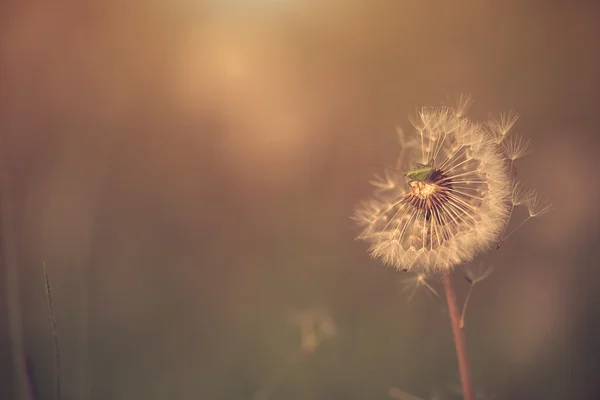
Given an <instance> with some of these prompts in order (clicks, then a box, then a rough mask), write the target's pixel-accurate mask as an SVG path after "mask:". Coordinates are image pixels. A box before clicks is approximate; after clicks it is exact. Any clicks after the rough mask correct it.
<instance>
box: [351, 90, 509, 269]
mask: <svg viewBox="0 0 600 400" xmlns="http://www.w3.org/2000/svg"><path fill="white" fill-rule="evenodd" d="M465 104H466V102H465ZM463 108H464V107H459V108H458V109H454V108H450V107H425V108H422V109H421V110H420V111H419V112H418V113H417V115H416V117H414V118H412V122H413V125H414V126H415V128H416V129H417V134H416V135H415V136H416V140H412V141H410V140H408V139H407V138H405V137H402V142H403V144H404V145H405V146H404V147H403V149H402V152H403V157H402V160H399V163H398V164H399V165H401V167H402V168H403V169H402V171H405V172H404V175H403V176H402V175H400V174H396V175H394V174H387V175H386V176H385V178H379V179H378V180H377V181H374V182H373V183H374V184H375V186H376V187H377V190H376V193H375V196H374V197H373V198H372V199H370V200H368V201H367V202H365V203H363V205H362V206H361V207H360V208H359V209H358V210H357V211H356V214H355V216H354V218H355V220H357V221H358V223H359V224H360V225H361V226H362V227H363V231H362V232H361V234H360V236H359V238H360V239H364V240H367V241H368V242H369V243H370V253H371V255H372V256H373V257H376V258H380V259H381V260H382V261H383V262H384V263H385V264H388V265H391V266H394V267H396V268H397V269H399V270H408V271H415V272H425V273H434V272H440V271H450V270H452V268H453V267H455V266H456V265H459V264H463V263H466V262H468V261H471V260H472V259H473V258H474V257H475V256H476V255H477V254H478V253H479V252H481V251H483V250H486V249H488V248H489V247H490V246H491V245H492V244H494V243H495V240H497V238H498V236H499V234H500V233H501V232H502V230H503V228H504V226H505V223H506V221H507V218H508V215H509V200H510V196H511V193H512V187H511V179H510V177H509V173H508V168H507V165H506V157H505V156H504V154H503V152H502V148H501V147H500V146H499V145H498V144H497V143H496V137H495V136H494V134H492V133H490V131H489V130H488V129H486V128H485V127H484V126H483V125H481V124H478V123H476V122H473V121H471V120H469V119H468V118H466V117H463V116H462V115H463V113H464V110H463ZM511 118H512V117H511ZM513 119H514V118H513ZM513 119H510V120H508V122H506V121H505V122H504V123H501V122H498V123H497V125H498V126H499V127H500V126H502V129H503V130H506V129H508V126H509V125H510V126H512V123H514V122H511V121H513ZM509 122H510V123H509ZM406 178H408V182H407V183H406V182H405V179H406Z"/></svg>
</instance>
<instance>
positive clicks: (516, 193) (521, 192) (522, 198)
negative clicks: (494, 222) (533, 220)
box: [496, 161, 531, 250]
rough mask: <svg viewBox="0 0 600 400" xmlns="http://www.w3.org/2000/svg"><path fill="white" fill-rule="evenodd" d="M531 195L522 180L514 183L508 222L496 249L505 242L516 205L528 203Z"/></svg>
mask: <svg viewBox="0 0 600 400" xmlns="http://www.w3.org/2000/svg"><path fill="white" fill-rule="evenodd" d="M511 163H512V161H511ZM511 165H512V164H511ZM530 197H531V191H530V190H525V187H524V185H523V183H522V182H515V183H514V184H513V187H512V195H511V198H510V203H511V204H510V211H509V212H508V218H507V219H506V223H505V224H504V229H502V235H501V236H500V237H501V239H500V241H499V242H498V244H497V245H496V250H497V249H499V248H500V245H501V244H502V243H504V241H505V240H506V238H505V237H504V235H505V234H506V229H507V228H508V223H509V221H510V218H511V217H512V213H513V211H514V209H515V207H516V206H518V205H521V204H525V203H527V202H528V201H529V198H530Z"/></svg>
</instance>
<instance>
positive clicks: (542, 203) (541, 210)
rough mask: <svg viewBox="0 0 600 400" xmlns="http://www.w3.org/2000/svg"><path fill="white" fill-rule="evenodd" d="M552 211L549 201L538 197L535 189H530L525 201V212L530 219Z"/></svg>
mask: <svg viewBox="0 0 600 400" xmlns="http://www.w3.org/2000/svg"><path fill="white" fill-rule="evenodd" d="M551 209H552V202H551V201H550V199H548V198H545V197H540V196H539V195H538V193H537V191H536V190H535V189H531V190H530V192H529V196H528V199H527V211H529V216H530V217H531V218H537V217H541V216H542V215H544V214H546V213H548V212H549V211H550V210H551Z"/></svg>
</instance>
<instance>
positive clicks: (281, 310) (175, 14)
mask: <svg viewBox="0 0 600 400" xmlns="http://www.w3.org/2000/svg"><path fill="white" fill-rule="evenodd" d="M0 7H1V8H0V21H1V22H0V35H1V37H0V46H1V47H0V134H1V138H2V142H1V152H2V157H1V158H2V169H3V171H2V174H3V176H4V178H3V183H2V185H3V186H2V204H1V206H2V215H1V217H2V223H3V242H2V243H3V247H2V250H3V253H4V258H3V260H4V263H3V264H2V271H1V272H2V276H3V279H2V282H3V284H2V286H1V288H2V292H3V293H6V295H5V296H1V297H2V300H1V302H0V317H1V318H0V320H1V323H2V329H1V330H0V333H1V336H0V346H1V351H0V354H1V359H0V374H1V379H2V380H1V382H0V398H2V399H4V398H6V399H10V398H15V399H17V398H19V399H20V398H35V399H50V398H53V397H52V396H53V391H54V352H53V349H52V330H51V325H50V320H49V315H48V307H47V302H46V293H45V291H44V275H43V270H42V262H45V263H46V265H47V268H48V273H49V276H50V280H51V282H52V297H53V302H54V312H55V314H56V319H57V324H58V329H59V332H58V337H59V341H60V347H61V348H60V350H61V362H62V371H61V380H62V392H63V398H64V399H83V400H89V399H94V400H96V399H99V400H107V399H115V400H117V399H146V400H150V399H200V398H202V399H257V398H263V399H266V398H270V399H290V400H293V399H388V398H390V397H389V395H388V391H389V389H390V388H392V387H397V388H401V389H402V390H405V391H407V392H410V393H414V394H415V395H418V396H419V397H421V398H423V399H433V398H436V397H435V395H436V392H439V393H445V392H447V391H449V390H450V389H451V388H452V387H454V385H456V384H458V382H459V381H458V375H457V370H456V359H455V354H454V346H453V343H452V335H451V331H450V326H449V324H448V323H447V322H448V321H447V315H446V314H444V313H445V311H444V310H445V304H444V302H443V300H442V299H440V298H433V299H431V298H429V297H428V296H427V295H426V294H425V292H420V293H416V294H415V296H414V298H413V299H412V301H410V302H408V301H407V299H406V298H405V297H403V296H401V295H400V294H399V291H400V289H401V287H402V280H403V279H405V276H404V275H402V274H401V273H399V272H396V271H393V270H391V269H389V268H385V267H383V266H382V265H380V263H379V262H378V261H376V260H370V259H369V257H368V255H367V252H366V248H365V245H364V243H361V242H356V241H354V237H355V236H356V234H357V233H358V231H357V229H356V227H355V226H354V224H353V222H352V221H351V220H350V216H351V215H352V213H353V209H354V207H355V205H356V204H357V202H358V201H360V200H361V199H363V198H365V197H366V196H368V195H370V193H371V188H370V187H369V185H368V180H369V179H370V177H371V176H372V174H373V173H375V172H378V171H381V170H382V169H383V168H384V167H392V166H393V165H394V163H395V157H396V155H397V153H398V151H399V148H398V142H397V138H396V127H401V128H403V129H405V130H406V132H409V131H410V124H409V120H408V115H409V114H411V113H412V112H414V111H415V109H416V108H417V107H419V106H423V105H436V104H440V103H448V102H449V101H451V99H452V98H453V97H454V96H456V95H457V94H460V93H470V94H472V96H473V99H474V101H475V102H474V104H473V106H472V107H471V109H470V115H471V116H472V117H473V118H475V119H485V118H487V115H488V112H502V111H508V110H511V109H513V110H515V111H516V112H517V113H519V114H520V115H521V117H520V119H519V121H518V123H517V125H516V128H515V131H516V132H517V133H520V134H523V135H525V136H526V137H528V138H531V139H532V141H533V148H534V153H533V154H531V155H530V156H528V157H526V158H525V159H523V160H519V162H518V164H517V170H518V174H519V178H521V179H522V180H524V181H526V182H527V183H528V184H529V185H531V186H534V187H536V188H537V189H538V190H539V192H540V193H541V194H542V195H545V196H550V197H551V198H552V199H553V201H554V209H553V211H552V212H551V213H550V214H548V215H547V216H545V217H544V218H542V219H539V220H537V219H536V220H533V221H531V222H528V223H527V224H526V225H525V226H524V227H523V228H522V229H520V230H518V231H517V233H516V234H515V235H513V236H512V237H511V239H510V240H509V241H507V242H506V244H505V245H504V246H503V247H502V248H501V249H500V250H499V251H493V252H491V253H489V254H486V255H485V256H483V257H481V258H480V259H478V260H476V261H475V264H479V263H483V264H484V265H493V266H494V267H495V269H494V273H493V274H492V275H491V277H490V278H489V279H487V280H486V281H484V282H482V283H481V284H479V285H478V286H477V287H475V289H474V293H473V298H472V300H471V303H470V305H469V312H468V318H467V325H466V328H465V329H466V330H465V332H466V336H467V342H468V343H467V344H468V349H469V355H470V359H471V367H472V369H473V377H474V381H475V384H476V386H477V388H478V390H482V391H485V392H486V393H490V396H489V397H485V398H486V399H487V398H497V399H511V400H512V399H593V398H597V397H596V396H599V394H600V390H599V388H598V385H597V384H596V375H597V372H598V365H600V364H599V358H598V356H599V355H600V354H599V348H600V341H599V339H598V337H600V324H599V322H598V320H597V319H596V318H597V315H599V311H600V303H599V302H598V295H597V292H598V289H600V284H599V283H598V278H599V277H600V273H599V272H600V271H598V268H597V267H598V266H600V261H599V260H600V258H599V252H600V249H599V248H598V245H597V243H598V238H599V236H598V226H599V224H598V210H599V209H598V207H597V205H598V203H599V199H600V190H599V185H598V183H597V178H596V176H597V175H596V174H597V172H594V171H597V170H598V168H597V167H594V165H596V161H595V159H596V157H597V154H596V151H598V149H599V148H600V147H599V142H600V140H599V139H598V137H599V136H598V131H599V128H600V122H599V120H598V106H599V105H600V95H599V93H600V91H599V89H600V85H599V82H598V71H600V52H599V47H598V44H597V43H598V42H597V38H598V37H600V26H599V25H598V24H597V19H598V16H599V11H600V7H598V6H597V5H595V4H594V3H593V2H566V1H564V2H542V1H533V0H532V1H516V0H510V1H503V2H491V1H474V0H472V1H466V0H461V1H454V2H432V1H402V0H374V1H360V2H359V1H353V0H346V1H341V0H334V1H315V0H272V1H269V0H222V1H217V0H214V1H200V0H196V1H194V0H175V1H172V2H142V1H130V2H125V1H116V0H109V1H103V2H100V1H96V2H79V1H74V0H57V1H53V2H44V1H39V0H23V1H14V0H13V1H7V2H4V3H3V4H2V5H1V6H0ZM524 216H525V213H524V212H523V213H517V215H516V218H517V220H518V219H519V218H523V217H524ZM11 271H12V272H11ZM15 271H16V274H15V273H14V272H15ZM432 284H433V285H437V287H438V288H439V284H438V283H437V282H435V281H433V282H432ZM456 285H457V288H458V291H459V293H458V294H459V300H460V299H464V297H465V295H466V293H467V290H468V284H467V283H466V282H464V281H463V280H461V278H460V277H457V281H456ZM299 315H300V316H301V317H299ZM307 321H308V322H307ZM315 321H317V322H315ZM15 335H17V336H18V338H16V337H15ZM16 339H18V340H17V341H15V340H16ZM15 343H17V347H18V348H17V349H15ZM20 348H22V351H21V350H20ZM15 354H17V355H18V354H21V355H22V357H19V359H22V360H25V361H21V362H18V361H14V358H15V357H14V355H15ZM25 378H28V382H27V386H28V389H27V390H25V391H23V388H22V387H20V385H23V380H24V379H25ZM25 392H28V393H29V394H28V393H25ZM491 394H495V395H496V397H492V396H491ZM27 396H29V397H27ZM261 396H262V397H261ZM437 398H438V399H441V398H444V399H450V398H452V397H448V396H446V397H437Z"/></svg>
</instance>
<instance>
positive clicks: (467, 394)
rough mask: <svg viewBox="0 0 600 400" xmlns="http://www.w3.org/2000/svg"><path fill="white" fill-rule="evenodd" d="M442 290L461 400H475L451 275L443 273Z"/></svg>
mask: <svg viewBox="0 0 600 400" xmlns="http://www.w3.org/2000/svg"><path fill="white" fill-rule="evenodd" d="M443 281H444V289H445V290H446V301H447V302H448V314H449V316H450V324H451V325H452V334H453V336H454V345H455V346H456V357H457V359H458V372H459V374H460V382H461V385H462V392H463V399H464V400H475V395H474V392H473V382H472V381H471V372H470V370H469V360H468V357H467V346H466V343H465V335H464V332H463V331H462V329H460V314H459V311H458V304H457V303H456V293H455V292H454V287H453V286H452V275H451V274H450V273H445V274H444V275H443Z"/></svg>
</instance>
